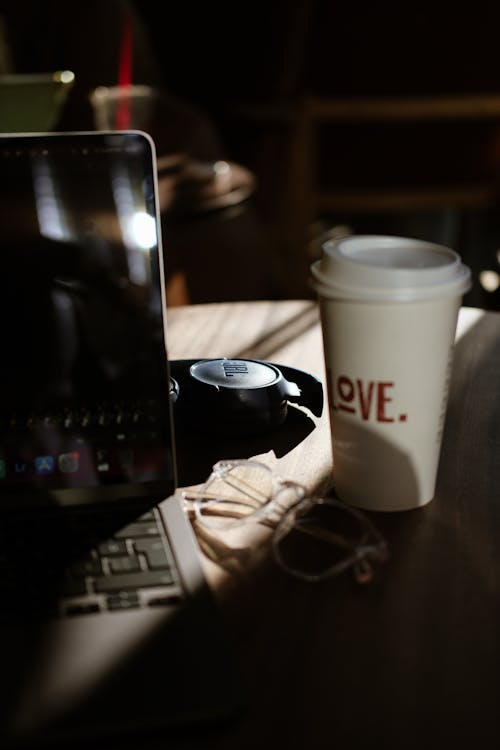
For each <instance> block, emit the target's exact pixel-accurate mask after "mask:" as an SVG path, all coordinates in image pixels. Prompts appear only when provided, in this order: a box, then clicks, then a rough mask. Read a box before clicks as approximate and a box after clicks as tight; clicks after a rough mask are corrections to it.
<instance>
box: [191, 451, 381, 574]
mask: <svg viewBox="0 0 500 750" xmlns="http://www.w3.org/2000/svg"><path fill="white" fill-rule="evenodd" d="M183 498H184V502H185V507H186V509H187V510H188V511H191V512H192V513H193V514H194V517H195V518H196V520H197V521H198V522H199V523H200V524H201V526H202V527H204V528H205V529H207V530H209V531H212V532H224V531H227V530H230V529H235V528H238V527H241V526H243V525H244V524H248V523H262V524H265V525H266V526H270V527H272V528H273V534H272V542H271V543H272V550H273V553H274V557H275V560H276V562H277V563H278V564H279V566H280V567H281V568H282V569H283V570H285V571H287V572H288V573H291V574H292V575H294V576H296V577H298V578H300V579H302V580H304V581H321V580H324V579H326V578H329V577H332V576H337V575H339V574H341V573H343V572H344V571H349V570H351V571H352V572H353V574H354V577H355V579H356V581H357V582H358V583H368V582H369V581H371V580H372V578H373V574H374V571H373V566H374V564H376V563H381V562H384V561H385V560H386V559H387V556H388V552H387V543H386V541H385V539H384V538H383V536H382V535H381V534H380V532H379V531H378V530H377V529H376V528H375V526H374V525H373V524H372V522H371V521H370V519H369V518H368V516H367V515H365V514H364V513H362V512H361V511H359V510H357V509H355V508H351V507H350V506H347V505H345V504H344V503H342V502H340V501H339V500H336V499H334V498H330V497H313V496H310V495H308V494H307V491H306V490H305V488H304V487H302V486H301V485H300V484H297V483H296V482H290V481H285V480H282V479H280V478H279V477H277V476H276V475H275V474H274V472H273V471H272V470H271V469H270V468H269V467H268V466H266V465H265V464H262V463H260V462H258V461H251V460H234V461H228V460H224V461H219V462H218V463H216V464H215V465H214V467H213V469H212V473H211V474H210V476H209V478H208V479H207V481H206V482H205V484H204V485H203V486H202V487H201V488H199V489H196V490H194V491H189V490H188V491H185V492H183Z"/></svg>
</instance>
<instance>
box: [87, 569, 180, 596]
mask: <svg viewBox="0 0 500 750" xmlns="http://www.w3.org/2000/svg"><path fill="white" fill-rule="evenodd" d="M173 582H174V579H173V577H172V573H171V572H170V570H141V571H140V573H121V574H120V575H116V576H99V577H98V578H96V580H95V588H96V591H99V592H102V593H107V592H112V591H123V590H125V589H140V588H150V587H153V586H170V585H171V584H172V583H173Z"/></svg>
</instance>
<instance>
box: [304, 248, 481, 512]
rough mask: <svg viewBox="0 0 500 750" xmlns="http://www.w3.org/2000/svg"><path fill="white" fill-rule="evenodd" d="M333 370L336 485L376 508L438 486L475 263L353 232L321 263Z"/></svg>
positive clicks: (399, 506)
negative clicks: (455, 356) (460, 328)
mask: <svg viewBox="0 0 500 750" xmlns="http://www.w3.org/2000/svg"><path fill="white" fill-rule="evenodd" d="M311 274H312V284H313V286H314V288H315V290H316V291H317V293H318V297H319V304H320V312H321V323H322V332H323V345H324V355H325V364H326V371H327V386H328V402H329V408H330V424H331V432H332V447H333V471H334V486H335V489H336V492H337V493H338V495H339V497H340V498H341V499H342V500H343V501H344V502H346V503H348V504H352V505H355V506H357V507H360V508H364V509H367V510H383V511H396V510H408V509H411V508H417V507H419V506H422V505H425V504H426V503H428V502H429V501H430V500H431V499H432V498H433V497H434V493H435V483H436V476H437V469H438V463H439V455H440V448H441V436H442V430H443V423H444V417H445V412H446V402H447V395H448V383H449V378H450V371H451V363H452V353H453V344H454V337H455V329H456V324H457V317H458V311H459V308H460V304H461V301H462V296H463V294H464V293H465V292H466V291H467V290H468V289H469V287H470V270H469V269H468V268H467V267H466V266H464V265H463V263H462V262H461V260H460V257H459V256H458V255H457V253H455V252H454V251H453V250H450V249H448V248H446V247H443V246H441V245H436V244H433V243H430V242H424V241H422V240H415V239H409V238H404V237H403V238H402V237H389V236H377V235H353V236H350V237H346V238H341V239H340V240H337V241H335V240H331V241H328V242H326V243H324V245H323V246H322V256H321V259H320V260H319V261H317V262H315V263H314V264H313V265H312V267H311Z"/></svg>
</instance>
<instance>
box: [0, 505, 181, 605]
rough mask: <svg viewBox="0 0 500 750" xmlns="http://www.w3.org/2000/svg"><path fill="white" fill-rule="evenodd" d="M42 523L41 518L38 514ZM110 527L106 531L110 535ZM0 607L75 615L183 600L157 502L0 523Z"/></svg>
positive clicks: (177, 574)
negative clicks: (143, 509) (132, 511)
mask: <svg viewBox="0 0 500 750" xmlns="http://www.w3.org/2000/svg"><path fill="white" fill-rule="evenodd" d="M39 521H40V519H39ZM110 532H111V533H110ZM0 545H1V546H0V613H1V614H2V615H4V616H9V617H10V616H12V615H13V614H15V613H16V612H22V613H26V611H27V610H29V611H30V612H31V613H32V614H34V613H36V612H37V611H38V612H40V611H45V612H47V611H48V612H49V613H50V614H51V615H56V616H57V615H58V616H75V615H82V614H95V613H96V612H101V611H119V610H124V609H137V608H139V607H161V606H168V605H172V604H175V603H178V602H179V601H180V600H181V599H182V598H183V592H182V586H181V580H180V576H179V573H178V569H177V567H176V564H175V558H174V555H173V553H172V550H171V548H170V545H169V541H168V538H167V536H166V533H165V530H164V527H163V524H162V521H161V516H160V512H159V510H158V508H153V509H151V510H150V511H148V512H147V513H144V514H142V515H140V516H138V517H134V516H132V517H130V515H127V516H124V517H123V518H122V519H121V520H120V521H119V522H117V514H116V513H115V512H114V511H113V512H112V513H110V514H106V513H95V514H94V513H84V514H81V515H77V516H70V517H68V518H65V519H64V521H63V522H61V519H54V520H53V522H52V523H50V524H49V523H47V522H46V521H45V519H44V521H43V522H42V526H40V523H39V522H37V521H35V520H34V519H33V518H31V517H29V516H26V517H25V518H23V517H22V516H21V517H17V518H16V519H15V522H13V521H12V520H9V522H8V523H5V522H2V523H1V525H0Z"/></svg>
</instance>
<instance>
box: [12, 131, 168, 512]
mask: <svg viewBox="0 0 500 750" xmlns="http://www.w3.org/2000/svg"><path fill="white" fill-rule="evenodd" d="M153 151H154V149H153V146H152V143H151V141H150V139H149V138H148V137H147V136H145V135H144V134H141V133H137V132H136V133H132V132H128V133H121V132H120V133H118V132H117V133H99V132H95V133H79V134H71V133H64V134H54V135H29V136H28V135H27V136H22V135H19V136H2V137H0V258H1V263H2V266H1V270H2V273H1V274H0V287H1V288H0V314H1V320H2V336H1V339H0V347H1V348H0V430H1V432H0V508H1V505H2V504H4V505H5V504H7V505H12V503H13V502H14V503H16V502H19V503H22V504H25V503H28V504H30V505H32V504H43V503H45V502H47V503H50V504H53V503H56V504H57V505H66V504H69V505H74V504H80V503H83V504H87V503H93V502H98V501H101V500H104V501H105V500H115V499H122V498H133V499H135V498H137V497H143V496H153V495H155V496H158V497H161V496H165V495H166V494H168V493H170V492H171V491H172V489H173V487H174V482H175V461H174V452H173V439H172V433H171V414H170V404H169V385H168V384H169V379H168V366H167V357H166V348H165V335H164V305H163V292H162V282H161V278H162V257H161V238H160V235H159V232H160V229H159V221H158V220H157V211H156V191H155V184H156V182H155V180H156V178H155V160H154V154H153Z"/></svg>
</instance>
